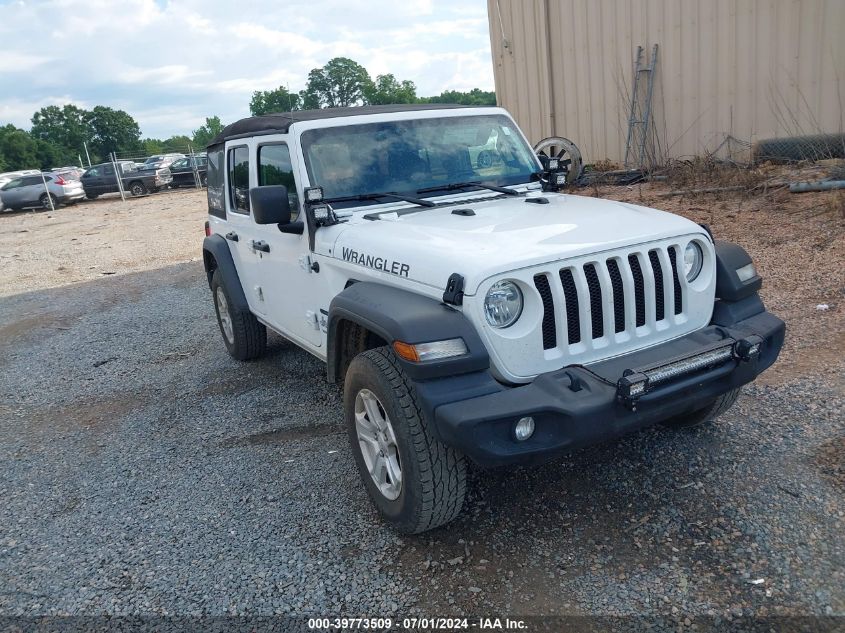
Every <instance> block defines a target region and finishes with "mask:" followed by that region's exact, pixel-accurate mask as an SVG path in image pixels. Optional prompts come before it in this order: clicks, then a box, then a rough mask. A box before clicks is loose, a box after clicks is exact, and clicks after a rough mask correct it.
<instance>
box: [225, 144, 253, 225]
mask: <svg viewBox="0 0 845 633" xmlns="http://www.w3.org/2000/svg"><path fill="white" fill-rule="evenodd" d="M228 162H229V206H230V208H231V209H232V211H235V212H237V213H249V148H247V147H233V148H232V149H230V150H229V161H228Z"/></svg>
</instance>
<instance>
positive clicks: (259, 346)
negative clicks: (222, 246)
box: [211, 269, 267, 360]
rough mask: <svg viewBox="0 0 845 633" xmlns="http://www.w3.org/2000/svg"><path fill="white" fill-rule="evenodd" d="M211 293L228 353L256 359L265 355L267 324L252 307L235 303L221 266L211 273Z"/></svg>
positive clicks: (237, 357)
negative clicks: (241, 308)
mask: <svg viewBox="0 0 845 633" xmlns="http://www.w3.org/2000/svg"><path fill="white" fill-rule="evenodd" d="M211 294H212V297H213V298H214V312H215V313H216V314H217V325H218V326H219V327H220V334H222V335H223V342H224V343H225V344H226V350H227V351H228V352H229V355H230V356H231V357H232V358H234V359H236V360H253V359H255V358H260V357H261V356H263V355H264V353H265V352H266V351H267V328H266V327H264V324H263V323H261V322H259V320H258V319H256V318H255V315H254V314H253V313H252V312H250V311H249V310H247V311H242V310H238V309H236V308H235V307H234V305H233V304H232V299H231V295H230V294H229V291H228V290H227V288H226V286H225V285H224V284H223V278H222V275H221V274H220V270H219V269H218V270H215V271H214V274H213V275H212V276H211Z"/></svg>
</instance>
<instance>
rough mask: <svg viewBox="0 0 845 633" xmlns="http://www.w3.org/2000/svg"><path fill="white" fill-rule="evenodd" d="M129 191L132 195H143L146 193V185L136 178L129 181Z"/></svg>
mask: <svg viewBox="0 0 845 633" xmlns="http://www.w3.org/2000/svg"><path fill="white" fill-rule="evenodd" d="M129 192H130V193H131V194H132V195H133V196H143V195H144V194H146V193H147V186H146V185H145V184H144V183H142V182H138V181H137V180H136V181H135V182H131V183H129Z"/></svg>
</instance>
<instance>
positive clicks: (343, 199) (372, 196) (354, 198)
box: [325, 192, 437, 207]
mask: <svg viewBox="0 0 845 633" xmlns="http://www.w3.org/2000/svg"><path fill="white" fill-rule="evenodd" d="M379 198H394V199H395V200H402V201H403V202H410V203H411V204H418V205H420V206H421V207H436V206H437V205H436V204H434V203H433V202H429V201H428V200H421V199H420V198H414V197H412V196H403V195H402V194H398V193H389V192H385V193H362V194H359V195H357V196H341V197H338V198H326V200H325V202H363V201H364V200H378V199H379Z"/></svg>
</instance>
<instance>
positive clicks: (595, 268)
mask: <svg viewBox="0 0 845 633" xmlns="http://www.w3.org/2000/svg"><path fill="white" fill-rule="evenodd" d="M677 250H678V249H677V247H673V246H670V247H668V248H667V249H666V251H665V252H666V253H667V256H668V257H669V262H670V263H671V266H672V280H673V282H674V289H675V293H674V305H673V306H672V308H673V309H674V312H675V314H681V313H682V310H683V295H682V292H681V290H682V289H681V283H680V278H679V276H678V268H679V264H678V263H677V259H678V252H677ZM640 256H642V257H648V260H649V263H650V264H651V266H650V268H651V273H649V274H650V275H651V274H653V276H654V286H653V287H652V286H651V284H649V288H653V292H654V296H653V297H652V296H651V295H649V296H648V297H646V285H645V277H644V275H645V271H643V263H642V262H641V261H640ZM665 261H666V260H665V259H661V254H660V252H659V249H654V250H651V251H648V252H646V251H642V252H640V253H631V254H630V255H628V256H627V260H626V259H622V258H618V257H613V258H610V259H607V260H605V261H604V262H601V263H598V264H593V263H590V264H584V265H583V266H578V267H575V268H562V269H560V270H559V271H558V275H559V276H560V284H561V285H560V287H561V289H562V290H563V302H564V303H565V313H566V314H565V315H563V314H558V313H556V312H555V308H557V309H558V310H561V306H560V305H559V304H560V300H561V299H560V295H559V294H557V300H556V299H555V296H556V293H557V292H558V291H557V290H556V289H554V287H553V286H552V284H553V283H555V277H553V276H552V275H554V273H551V272H550V271H549V272H542V273H538V274H536V275H534V286H535V288H537V292H538V293H539V295H540V299H541V301H542V303H543V328H542V330H543V349H554V348H556V347H558V343H560V344H561V345H567V344H569V345H574V344H576V343H580V342H581V319H582V317H583V318H585V319H586V318H587V314H586V312H587V306H588V305H589V309H590V318H589V321H590V327H591V333H590V334H589V335H587V336H588V337H590V338H591V339H598V338H602V337H604V336H606V335H609V334H610V330H611V328H610V326H608V328H607V330H605V325H604V315H605V313H606V312H607V311H610V312H611V313H612V314H613V328H612V329H613V331H614V332H615V333H617V334H618V333H621V332H625V331H627V329H628V325H629V324H628V322H627V321H626V318H627V315H626V310H631V306H630V301H631V300H632V299H633V302H634V306H633V308H634V317H635V318H634V325H635V326H636V327H642V326H644V325H645V324H646V303H649V304H650V303H651V302H652V301H653V302H654V307H655V317H656V320H657V321H661V320H665V319H666V318H667V317H668V313H667V308H666V291H667V290H668V287H667V286H668V281H664V278H663V274H664V271H665V270H666V269H665V268H664V266H665ZM600 267H601V268H600ZM605 271H607V275H605ZM576 276H580V279H577V280H576ZM649 279H651V277H649ZM576 281H577V283H576ZM579 289H580V290H579ZM626 293H628V294H627V298H626ZM556 301H557V305H556ZM588 302H589V303H588ZM582 310H583V314H582ZM564 316H565V318H566V339H567V340H566V341H565V342H563V341H560V342H559V341H558V338H557V324H558V321H557V319H558V318H563V317H564Z"/></svg>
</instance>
